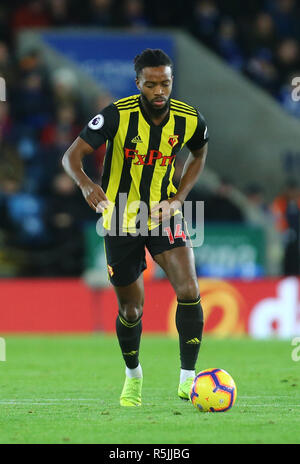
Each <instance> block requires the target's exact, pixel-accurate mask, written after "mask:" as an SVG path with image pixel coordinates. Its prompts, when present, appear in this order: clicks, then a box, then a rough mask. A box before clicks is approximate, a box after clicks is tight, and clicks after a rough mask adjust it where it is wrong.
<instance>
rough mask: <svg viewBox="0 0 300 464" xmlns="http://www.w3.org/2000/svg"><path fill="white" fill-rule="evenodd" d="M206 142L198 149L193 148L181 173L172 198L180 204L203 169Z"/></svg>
mask: <svg viewBox="0 0 300 464" xmlns="http://www.w3.org/2000/svg"><path fill="white" fill-rule="evenodd" d="M207 148H208V143H206V144H205V145H204V147H202V148H199V149H198V150H193V151H191V153H190V154H189V156H188V158H187V160H186V162H185V164H184V167H183V171H182V175H181V179H180V183H179V187H178V189H177V192H176V195H175V196H174V197H173V198H172V200H173V201H174V200H178V201H180V203H181V205H182V204H183V202H184V200H185V199H186V197H187V196H188V194H189V193H190V191H191V190H192V188H193V187H194V185H195V184H196V182H197V180H198V177H199V176H200V174H201V172H202V171H203V169H204V165H205V160H206V156H207Z"/></svg>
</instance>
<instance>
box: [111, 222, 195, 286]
mask: <svg viewBox="0 0 300 464" xmlns="http://www.w3.org/2000/svg"><path fill="white" fill-rule="evenodd" d="M152 232H154V231H152ZM104 246H105V254H106V261H107V268H108V275H109V279H110V281H111V283H112V284H113V285H115V286H117V287H118V286H125V285H129V284H131V283H133V282H135V281H136V279H137V278H138V277H139V275H140V274H141V273H142V272H143V271H144V270H145V269H146V268H147V265H146V258H145V247H147V249H148V250H149V252H150V254H151V256H152V258H153V257H154V256H155V255H157V254H159V253H162V252H163V251H167V250H171V249H173V248H177V247H182V246H183V247H185V246H191V245H190V237H189V234H188V230H187V226H186V222H185V220H184V218H183V217H182V215H181V214H176V215H175V216H172V218H171V219H170V221H168V222H163V223H161V224H160V225H159V227H157V229H155V235H154V233H153V234H152V235H151V231H149V232H148V236H146V237H144V236H141V235H137V236H133V235H130V234H127V235H126V236H117V237H114V236H110V235H106V236H105V237H104Z"/></svg>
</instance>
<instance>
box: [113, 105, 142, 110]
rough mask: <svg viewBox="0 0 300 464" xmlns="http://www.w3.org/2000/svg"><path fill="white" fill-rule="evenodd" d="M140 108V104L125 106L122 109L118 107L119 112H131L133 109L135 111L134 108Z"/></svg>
mask: <svg viewBox="0 0 300 464" xmlns="http://www.w3.org/2000/svg"><path fill="white" fill-rule="evenodd" d="M139 106H140V105H139V104H135V105H130V106H124V107H122V108H120V107H119V106H118V110H119V111H122V110H131V109H133V108H139Z"/></svg>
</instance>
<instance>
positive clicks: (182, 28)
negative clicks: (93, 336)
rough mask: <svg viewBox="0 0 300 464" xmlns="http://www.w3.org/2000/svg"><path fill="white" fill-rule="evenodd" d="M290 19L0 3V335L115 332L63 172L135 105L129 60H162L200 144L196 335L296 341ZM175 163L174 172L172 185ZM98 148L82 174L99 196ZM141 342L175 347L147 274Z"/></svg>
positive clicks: (299, 72)
mask: <svg viewBox="0 0 300 464" xmlns="http://www.w3.org/2000/svg"><path fill="white" fill-rule="evenodd" d="M299 26H300V9H299V4H298V2H297V1H296V0H247V1H244V2H242V4H241V2H239V1H238V0H227V1H225V2H224V1H221V0H198V1H197V0H194V1H193V0H185V1H181V0H172V1H171V0H165V1H163V2H161V1H159V0H124V1H121V0H86V1H85V2H82V1H79V0H72V1H71V0H29V1H17V0H9V1H6V0H2V1H1V5H0V77H3V78H4V79H5V83H6V101H1V102H0V277H1V279H0V295H1V302H0V334H6V333H8V332H48V333H49V332H88V333H89V332H95V331H104V332H112V331H114V320H115V314H116V310H117V305H116V299H115V296H114V294H113V291H112V289H111V287H110V286H109V284H108V281H107V271H106V265H105V257H104V250H103V244H102V239H101V238H100V237H99V236H98V235H97V233H96V220H97V216H96V215H95V214H94V213H93V212H92V211H91V210H90V209H89V207H88V206H87V204H86V203H85V201H84V199H83V198H82V196H81V193H80V191H79V190H78V189H77V187H75V186H74V184H73V182H72V181H71V180H70V179H69V178H68V177H67V176H66V174H65V173H64V172H63V170H62V166H61V158H62V155H63V153H64V151H65V149H66V148H67V147H68V146H69V145H70V144H71V143H72V141H73V140H74V139H75V137H76V136H77V135H78V133H79V131H80V130H81V128H82V127H83V126H84V125H85V124H86V123H87V121H89V120H90V119H91V117H92V116H93V115H94V114H96V113H99V111H101V109H102V108H104V107H105V106H106V105H107V104H109V103H110V102H111V101H114V100H115V99H118V98H122V97H125V96H127V95H130V94H134V93H137V90H136V88H135V84H134V70H133V58H134V56H135V55H136V54H137V53H139V52H140V51H141V50H143V49H144V48H147V47H150V48H162V49H164V50H165V51H166V52H167V53H168V54H169V55H170V56H171V57H172V59H173V60H174V64H175V88H174V93H173V96H174V97H175V98H178V99H183V100H184V101H186V102H187V103H189V104H191V105H194V106H197V107H198V108H199V110H200V111H201V112H202V113H203V114H204V116H205V117H206V120H207V123H208V127H209V131H210V146H209V155H208V160H207V165H206V168H205V171H204V173H203V175H202V176H201V179H199V182H198V184H197V186H196V187H195V188H194V190H193V192H192V193H191V195H190V197H189V199H193V200H204V201H205V239H204V244H203V245H202V247H199V248H196V249H195V256H196V266H197V272H198V276H199V279H200V289H201V292H202V296H203V306H204V310H205V313H206V327H205V330H206V332H207V333H210V334H216V335H220V336H233V335H241V334H250V335H251V336H252V337H256V338H266V337H272V336H275V337H278V338H290V337H293V336H295V335H300V311H299V308H300V297H299V284H300V280H299V274H300V267H299V263H300V253H299V250H300V245H299V230H300V193H299V192H300V191H299V184H298V179H299V174H300V148H299V147H300V131H299V128H300V103H299V102H297V101H294V100H293V99H292V90H293V86H292V79H293V78H294V77H295V76H300V42H299V38H300V27H299ZM186 156H187V153H186V152H183V153H182V156H181V158H179V159H178V160H177V167H176V179H177V180H179V178H180V174H181V169H182V167H183V163H184V160H185V157H186ZM103 157H104V147H101V148H100V149H99V150H97V152H95V154H94V156H91V157H89V159H87V160H86V164H85V169H86V171H87V173H88V174H89V176H90V177H91V178H92V179H93V180H94V181H97V182H100V181H101V165H102V161H103ZM145 291H146V303H145V311H144V330H145V331H149V332H156V331H157V332H169V333H175V330H176V329H175V326H174V321H173V319H174V317H173V316H174V311H175V303H176V302H175V298H174V293H173V291H172V289H171V286H170V284H169V283H168V282H167V281H166V280H165V279H164V275H163V274H162V272H161V271H160V270H159V269H158V268H157V267H156V266H155V265H154V263H153V262H151V259H148V270H147V271H146V272H145Z"/></svg>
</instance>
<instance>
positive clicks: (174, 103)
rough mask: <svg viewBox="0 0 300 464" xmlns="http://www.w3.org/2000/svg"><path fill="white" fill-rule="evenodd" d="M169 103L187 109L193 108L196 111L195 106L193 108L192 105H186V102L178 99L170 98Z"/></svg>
mask: <svg viewBox="0 0 300 464" xmlns="http://www.w3.org/2000/svg"><path fill="white" fill-rule="evenodd" d="M170 104H171V105H177V106H180V107H183V108H186V109H188V110H194V111H196V110H195V108H194V107H193V106H190V105H187V104H186V103H183V102H180V101H175V100H173V99H171V101H170Z"/></svg>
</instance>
